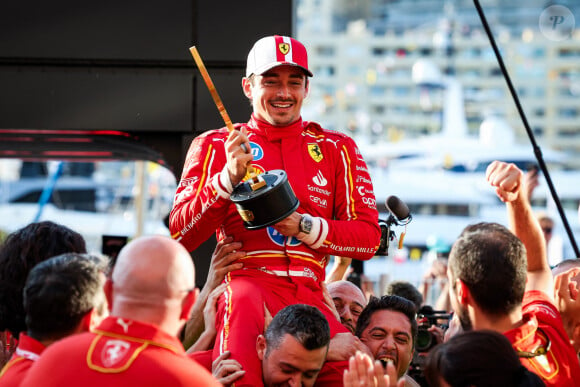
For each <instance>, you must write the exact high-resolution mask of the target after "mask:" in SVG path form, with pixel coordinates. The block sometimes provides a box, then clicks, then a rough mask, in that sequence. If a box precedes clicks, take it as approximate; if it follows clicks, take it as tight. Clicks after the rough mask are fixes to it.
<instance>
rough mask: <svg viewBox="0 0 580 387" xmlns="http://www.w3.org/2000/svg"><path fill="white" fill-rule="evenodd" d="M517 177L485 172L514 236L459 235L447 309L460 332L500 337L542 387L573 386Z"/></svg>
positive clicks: (489, 230)
mask: <svg viewBox="0 0 580 387" xmlns="http://www.w3.org/2000/svg"><path fill="white" fill-rule="evenodd" d="M522 176H523V173H522V171H520V170H519V169H518V168H517V167H516V166H515V165H514V164H508V163H504V162H498V161H495V162H493V163H492V164H490V166H489V167H488V169H487V180H488V182H489V183H490V184H491V185H492V186H493V187H495V189H496V193H497V195H498V196H499V198H500V199H501V200H502V201H504V202H505V203H506V206H507V210H508V215H509V219H510V225H511V227H512V229H513V231H514V233H515V235H514V234H512V233H511V232H510V231H509V230H508V229H506V228H505V227H504V226H501V225H499V224H496V223H479V224H475V225H471V226H468V227H466V228H465V229H464V230H463V232H462V233H461V235H460V236H459V238H458V240H457V241H456V242H455V243H454V245H453V247H452V249H451V253H450V256H449V269H448V277H449V281H450V284H451V286H450V297H451V304H452V306H453V309H454V310H455V312H456V313H457V315H458V317H459V320H460V321H461V325H462V327H463V329H464V330H469V329H490V330H494V331H497V332H501V333H503V334H504V335H506V336H507V338H508V339H509V340H510V342H511V343H512V346H513V347H514V349H515V350H516V352H517V353H518V355H519V357H520V360H521V363H522V364H523V365H524V366H525V367H526V368H527V369H529V370H530V371H532V372H534V373H536V374H537V375H538V376H540V378H542V380H543V381H544V383H546V385H548V386H573V385H577V383H578V380H580V366H579V364H578V358H577V357H576V353H575V351H574V349H573V347H572V346H571V344H570V341H569V338H568V336H567V334H566V331H565V330H564V326H563V324H562V319H561V317H560V314H559V313H558V309H557V308H556V306H555V305H554V298H553V297H554V287H553V279H552V274H551V272H550V267H549V265H548V260H547V255H546V245H545V242H544V239H543V235H542V231H541V229H540V226H539V223H538V221H537V220H536V218H535V217H534V214H533V212H532V209H531V207H530V204H529V202H528V200H527V199H526V197H525V195H524V194H523V193H522V191H523V189H522ZM524 246H525V247H524ZM474 350H476V349H474Z"/></svg>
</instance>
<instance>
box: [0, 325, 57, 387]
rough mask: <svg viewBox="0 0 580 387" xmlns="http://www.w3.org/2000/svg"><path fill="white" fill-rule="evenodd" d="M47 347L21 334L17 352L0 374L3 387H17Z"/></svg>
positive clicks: (0, 384) (0, 382)
mask: <svg viewBox="0 0 580 387" xmlns="http://www.w3.org/2000/svg"><path fill="white" fill-rule="evenodd" d="M45 348H46V347H45V346H44V345H42V344H41V343H40V342H38V341H36V340H34V339H33V338H32V337H29V336H26V335H25V334H24V333H20V341H19V343H18V347H17V348H16V352H14V354H13V355H12V357H11V358H10V361H8V363H6V365H4V368H2V372H0V386H1V387H17V386H20V382H21V381H22V379H23V378H24V377H25V376H26V373H27V372H28V370H29V369H30V367H32V365H33V364H34V362H35V361H36V360H37V359H38V357H39V356H40V354H41V353H42V352H43V351H44V349H45Z"/></svg>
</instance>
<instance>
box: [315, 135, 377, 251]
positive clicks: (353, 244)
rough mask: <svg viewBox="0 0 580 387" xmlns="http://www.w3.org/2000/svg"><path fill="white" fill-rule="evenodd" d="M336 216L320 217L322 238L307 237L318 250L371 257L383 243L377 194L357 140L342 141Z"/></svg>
mask: <svg viewBox="0 0 580 387" xmlns="http://www.w3.org/2000/svg"><path fill="white" fill-rule="evenodd" d="M337 147H338V155H339V157H338V160H337V164H336V176H335V182H336V186H335V191H334V192H335V197H334V218H333V219H322V218H318V219H319V222H320V224H321V226H320V228H321V230H320V234H319V240H318V241H314V243H309V242H311V241H305V242H306V243H308V244H310V245H311V247H313V248H317V249H318V251H320V252H323V253H327V254H332V255H341V256H345V257H349V258H355V259H370V258H372V257H373V256H374V253H375V251H376V250H377V248H378V246H379V241H380V234H381V231H380V228H379V225H378V218H379V213H378V211H377V205H376V199H375V194H374V191H373V185H372V181H371V177H370V175H369V172H368V169H367V165H366V163H365V161H364V159H363V157H362V155H361V153H360V151H359V149H358V147H357V146H356V144H355V143H354V141H353V140H352V139H351V138H350V137H347V136H344V137H343V139H342V140H341V141H340V142H338V144H337Z"/></svg>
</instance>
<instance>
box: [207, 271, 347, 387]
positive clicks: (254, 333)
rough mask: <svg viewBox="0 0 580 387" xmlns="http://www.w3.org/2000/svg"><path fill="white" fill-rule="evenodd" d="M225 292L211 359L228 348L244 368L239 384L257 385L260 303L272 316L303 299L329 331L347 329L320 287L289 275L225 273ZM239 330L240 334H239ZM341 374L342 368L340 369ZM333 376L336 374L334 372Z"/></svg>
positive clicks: (261, 324) (261, 329) (261, 326)
mask: <svg viewBox="0 0 580 387" xmlns="http://www.w3.org/2000/svg"><path fill="white" fill-rule="evenodd" d="M226 282H227V283H228V286H227V290H226V292H225V294H224V295H223V296H222V297H220V302H219V306H218V313H217V316H216V323H217V328H218V332H222V334H218V338H217V340H216V345H215V347H214V354H213V358H214V359H215V358H216V357H217V356H219V355H220V354H221V353H223V352H224V351H230V352H231V358H233V359H236V360H237V361H238V362H240V364H241V365H242V368H243V369H244V370H246V374H245V375H244V377H243V378H242V379H241V380H240V381H239V382H236V387H240V386H261V385H262V366H261V361H260V360H259V358H258V355H257V351H256V338H257V337H258V335H260V334H263V332H264V313H265V312H264V307H266V308H267V309H268V311H269V312H270V314H271V315H272V316H275V315H276V313H278V311H279V310H280V309H282V308H284V307H285V306H287V305H290V304H296V303H304V304H309V305H312V306H314V307H316V308H317V309H319V310H320V311H321V312H322V313H323V314H324V315H325V316H326V319H327V320H328V322H329V325H330V335H331V337H334V335H335V334H336V333H339V332H348V330H347V329H346V328H345V327H343V326H342V324H340V322H339V321H338V320H337V319H336V317H334V315H333V314H332V312H331V310H330V309H329V308H328V307H327V306H326V305H325V304H324V303H323V301H322V299H323V297H322V294H321V291H320V289H318V290H313V289H310V288H308V287H305V286H304V285H302V284H297V283H294V282H292V280H291V279H290V278H280V277H276V276H273V275H269V274H264V273H260V272H257V271H253V270H251V271H248V273H247V276H246V277H241V276H238V277H235V278H234V279H233V280H232V278H231V277H228V280H227V281H226ZM239 332H241V333H243V334H239ZM333 370H335V368H327V369H326V370H325V372H326V373H327V374H328V375H327V376H326V377H327V378H332V377H333V376H332V372H333ZM338 372H340V375H338V376H340V377H342V369H340V370H339V371H338ZM335 376H336V375H335Z"/></svg>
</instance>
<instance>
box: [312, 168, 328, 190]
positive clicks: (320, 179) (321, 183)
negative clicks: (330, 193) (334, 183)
mask: <svg viewBox="0 0 580 387" xmlns="http://www.w3.org/2000/svg"><path fill="white" fill-rule="evenodd" d="M312 181H313V182H314V184H316V185H317V186H319V187H324V186H325V185H326V184H328V181H327V180H326V179H325V178H324V176H322V172H320V170H318V173H317V174H316V176H314V177H313V178H312Z"/></svg>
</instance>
